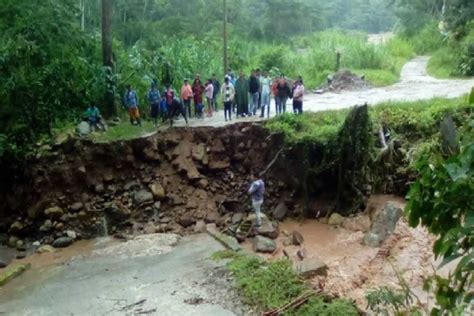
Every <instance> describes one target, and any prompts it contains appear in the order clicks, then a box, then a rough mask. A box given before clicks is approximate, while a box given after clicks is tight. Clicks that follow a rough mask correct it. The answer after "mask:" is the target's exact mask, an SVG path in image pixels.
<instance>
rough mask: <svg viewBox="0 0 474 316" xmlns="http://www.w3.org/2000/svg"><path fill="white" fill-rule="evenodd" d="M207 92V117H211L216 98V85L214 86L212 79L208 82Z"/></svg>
mask: <svg viewBox="0 0 474 316" xmlns="http://www.w3.org/2000/svg"><path fill="white" fill-rule="evenodd" d="M205 92H206V99H207V116H209V117H211V116H212V112H213V101H212V98H213V97H214V85H213V84H212V79H209V80H207V83H206V89H205Z"/></svg>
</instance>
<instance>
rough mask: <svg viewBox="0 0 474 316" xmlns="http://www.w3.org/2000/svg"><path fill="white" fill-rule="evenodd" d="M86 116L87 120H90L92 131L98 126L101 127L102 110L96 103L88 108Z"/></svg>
mask: <svg viewBox="0 0 474 316" xmlns="http://www.w3.org/2000/svg"><path fill="white" fill-rule="evenodd" d="M84 116H85V118H87V121H88V122H89V125H90V127H91V130H92V131H94V130H95V129H97V128H100V124H101V116H100V111H99V109H98V108H97V106H96V105H95V104H91V105H90V106H89V107H88V108H87V110H86V112H85V114H84Z"/></svg>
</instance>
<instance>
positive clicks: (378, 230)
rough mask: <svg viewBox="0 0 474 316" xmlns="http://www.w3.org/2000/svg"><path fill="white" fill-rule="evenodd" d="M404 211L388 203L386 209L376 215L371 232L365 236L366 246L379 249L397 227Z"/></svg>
mask: <svg viewBox="0 0 474 316" xmlns="http://www.w3.org/2000/svg"><path fill="white" fill-rule="evenodd" d="M402 214H403V211H402V209H401V208H400V207H398V205H396V204H395V203H393V202H388V203H387V204H386V205H385V207H384V208H383V209H382V210H381V211H380V212H378V213H376V214H375V216H374V219H373V221H372V224H371V225H370V231H369V232H368V233H367V234H366V235H365V236H364V244H366V245H367V246H369V247H379V246H380V245H381V244H382V243H383V242H384V241H385V239H387V237H388V236H390V235H391V234H392V233H393V232H394V231H395V227H396V226H397V223H398V220H399V219H400V217H401V216H402Z"/></svg>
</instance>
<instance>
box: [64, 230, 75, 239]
mask: <svg viewBox="0 0 474 316" xmlns="http://www.w3.org/2000/svg"><path fill="white" fill-rule="evenodd" d="M66 236H68V237H69V238H71V239H72V240H75V239H76V238H77V233H76V232H75V231H73V230H66Z"/></svg>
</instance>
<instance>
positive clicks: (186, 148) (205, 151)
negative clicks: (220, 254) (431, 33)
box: [0, 124, 299, 246]
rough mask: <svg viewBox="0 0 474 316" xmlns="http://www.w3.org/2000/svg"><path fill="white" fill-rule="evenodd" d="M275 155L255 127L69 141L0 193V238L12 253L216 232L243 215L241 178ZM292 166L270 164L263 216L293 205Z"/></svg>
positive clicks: (270, 141) (275, 140)
mask: <svg viewBox="0 0 474 316" xmlns="http://www.w3.org/2000/svg"><path fill="white" fill-rule="evenodd" d="M282 146H283V139H282V137H281V135H278V134H270V132H268V131H267V130H266V129H265V128H264V127H262V126H261V125H258V124H235V125H231V126H228V127H225V128H194V129H185V128H177V129H170V130H168V131H165V132H160V133H158V134H156V135H153V136H150V137H148V138H143V139H135V140H131V141H122V142H114V143H108V144H95V143H91V142H88V141H80V140H71V141H69V142H67V143H65V144H63V145H62V146H61V147H60V148H58V149H57V150H56V151H54V152H52V153H51V154H50V155H48V156H47V157H44V158H40V159H39V160H35V161H30V162H29V163H28V165H27V168H26V169H25V170H24V175H23V176H22V177H19V178H18V180H17V182H16V183H12V185H11V186H10V187H9V190H7V191H4V192H2V193H1V198H2V200H3V201H5V203H2V205H1V206H0V207H1V211H0V213H1V214H2V217H3V218H5V219H6V220H5V221H2V225H1V227H0V232H1V233H8V236H9V237H10V240H9V241H10V244H12V246H14V244H15V243H16V239H17V238H20V239H21V238H24V237H29V238H31V239H32V240H39V241H41V243H51V242H53V240H54V239H55V238H58V237H61V236H66V232H67V231H68V230H73V231H74V232H75V233H76V234H77V235H79V236H80V237H81V236H82V237H84V238H88V237H94V236H97V235H102V234H104V233H105V232H104V231H105V230H106V229H107V230H108V233H109V234H114V233H117V232H123V233H132V232H135V233H145V232H168V231H174V232H178V233H180V232H186V231H192V230H193V225H194V224H195V223H196V222H197V221H200V220H202V221H205V222H216V223H217V224H218V225H224V224H225V222H226V221H227V220H229V217H230V216H231V215H229V213H233V212H236V211H238V210H247V209H246V208H247V207H248V206H249V205H248V203H247V201H248V198H247V195H246V190H247V186H248V183H249V176H250V174H252V173H255V174H257V173H259V172H262V171H263V170H264V169H265V168H266V167H267V166H268V164H269V163H270V162H271V161H272V160H273V159H274V158H275V156H276V155H277V153H278V152H279V150H280V149H281V148H282ZM292 164H294V163H293V162H291V161H288V160H286V159H284V158H283V159H277V160H276V162H275V164H273V165H272V167H271V168H270V169H269V170H268V172H267V173H266V175H265V177H266V181H267V184H268V191H267V202H266V207H268V208H271V207H273V206H274V205H276V204H277V203H278V202H280V201H282V200H286V201H287V202H288V203H290V204H291V206H294V202H293V201H295V200H294V199H293V197H294V195H295V190H296V189H297V187H298V183H299V179H298V178H297V175H296V174H293V173H292V169H291V165H292ZM72 235H74V234H72ZM4 236H5V235H4ZM12 236H13V237H12Z"/></svg>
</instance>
